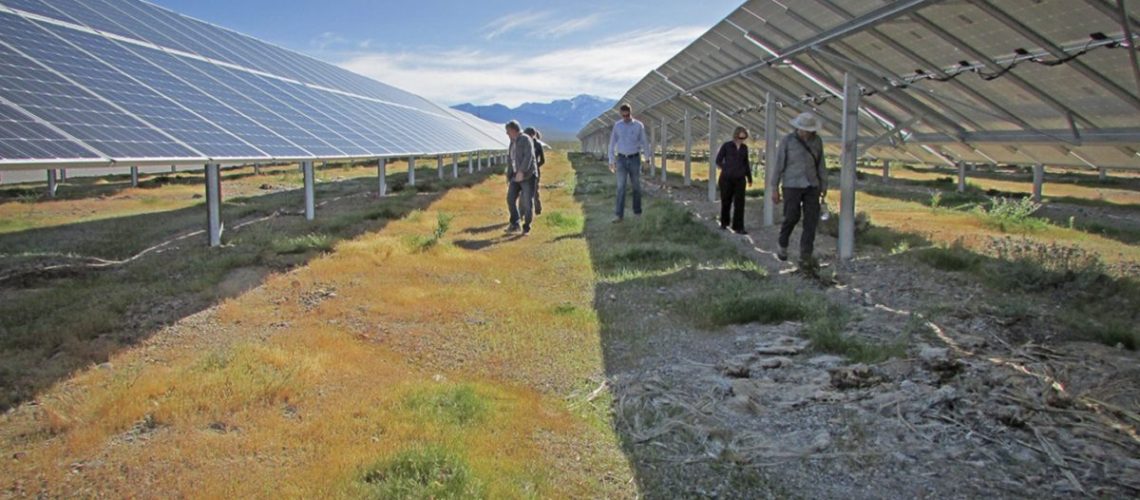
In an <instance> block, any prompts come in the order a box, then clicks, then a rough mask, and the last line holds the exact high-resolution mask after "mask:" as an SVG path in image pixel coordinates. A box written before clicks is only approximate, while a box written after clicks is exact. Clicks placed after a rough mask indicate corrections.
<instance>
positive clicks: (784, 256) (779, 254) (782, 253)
mask: <svg viewBox="0 0 1140 500" xmlns="http://www.w3.org/2000/svg"><path fill="white" fill-rule="evenodd" d="M776 258H777V259H780V260H782V261H784V262H787V261H788V249H787V248H781V249H779V250H777V251H776Z"/></svg>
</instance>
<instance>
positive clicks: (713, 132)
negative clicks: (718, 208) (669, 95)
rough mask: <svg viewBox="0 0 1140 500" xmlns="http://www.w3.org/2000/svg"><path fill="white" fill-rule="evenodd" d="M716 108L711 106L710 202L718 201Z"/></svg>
mask: <svg viewBox="0 0 1140 500" xmlns="http://www.w3.org/2000/svg"><path fill="white" fill-rule="evenodd" d="M716 146H717V144H716V108H715V107H713V106H709V158H708V160H709V201H716V161H714V158H713V155H714V154H715V153H713V151H716Z"/></svg>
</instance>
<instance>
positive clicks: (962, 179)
mask: <svg viewBox="0 0 1140 500" xmlns="http://www.w3.org/2000/svg"><path fill="white" fill-rule="evenodd" d="M958 192H959V193H965V192H966V162H964V161H959V162H958Z"/></svg>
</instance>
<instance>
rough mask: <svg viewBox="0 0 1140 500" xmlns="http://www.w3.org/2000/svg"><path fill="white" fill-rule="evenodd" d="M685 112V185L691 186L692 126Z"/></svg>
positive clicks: (687, 112) (687, 113) (686, 111)
mask: <svg viewBox="0 0 1140 500" xmlns="http://www.w3.org/2000/svg"><path fill="white" fill-rule="evenodd" d="M689 120H690V118H689V110H687V109H686V110H685V185H686V186H692V185H693V124H692V123H691V122H690V121H689Z"/></svg>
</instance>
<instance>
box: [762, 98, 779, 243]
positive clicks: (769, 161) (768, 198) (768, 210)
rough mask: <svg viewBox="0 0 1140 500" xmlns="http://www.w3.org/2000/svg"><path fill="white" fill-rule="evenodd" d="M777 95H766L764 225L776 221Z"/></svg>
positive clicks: (770, 224) (769, 224)
mask: <svg viewBox="0 0 1140 500" xmlns="http://www.w3.org/2000/svg"><path fill="white" fill-rule="evenodd" d="M777 111H778V110H777V109H776V96H774V95H772V93H771V92H768V93H767V94H766V95H765V96H764V154H765V157H764V225H765V226H772V225H774V224H775V223H776V198H775V197H776V185H775V183H774V182H773V181H775V179H774V174H775V173H776V148H777V146H778V145H777V142H778V141H779V140H780V136H779V134H778V133H777V132H776V119H777V118H778V114H777Z"/></svg>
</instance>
